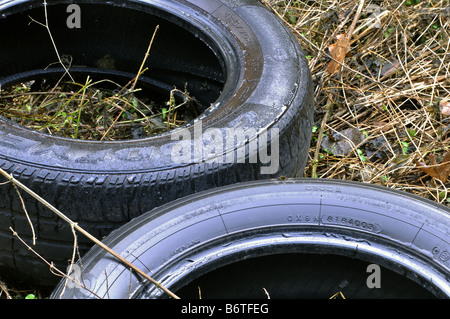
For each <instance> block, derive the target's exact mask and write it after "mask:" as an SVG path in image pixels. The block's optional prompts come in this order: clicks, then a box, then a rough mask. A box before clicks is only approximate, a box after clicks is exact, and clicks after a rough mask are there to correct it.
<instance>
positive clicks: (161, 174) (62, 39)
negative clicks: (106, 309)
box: [0, 0, 313, 285]
mask: <svg viewBox="0 0 450 319" xmlns="http://www.w3.org/2000/svg"><path fill="white" fill-rule="evenodd" d="M71 3H76V4H79V5H80V8H81V15H82V16H81V17H82V28H80V29H68V28H67V26H66V19H67V17H68V15H69V14H68V13H67V12H66V8H67V5H68V4H71ZM43 13H44V10H43V7H42V1H39V0H29V1H22V0H20V1H19V0H7V1H4V0H3V1H0V28H1V29H2V30H9V31H8V32H5V33H4V34H2V37H1V39H0V47H1V50H0V84H2V85H7V84H11V83H12V82H14V81H19V80H21V79H22V80H23V79H26V78H29V77H30V73H29V72H32V73H31V74H33V75H35V74H36V72H37V73H39V72H41V73H42V72H44V71H43V70H44V69H45V68H46V67H48V66H49V65H51V63H54V62H56V61H57V60H56V56H55V53H54V49H53V46H52V44H51V42H50V40H49V37H48V33H47V31H46V30H45V28H43V27H42V26H40V25H38V24H36V23H31V24H30V23H29V22H30V18H29V16H31V17H33V18H34V19H35V20H37V21H41V22H43V21H44V14H43ZM48 17H49V18H48V19H49V25H50V28H51V31H52V35H53V38H54V40H55V43H57V46H58V49H59V51H60V52H61V54H68V55H70V56H71V57H73V62H72V65H73V66H74V67H78V68H81V70H80V72H85V71H86V68H91V67H94V66H95V62H96V60H97V59H99V58H101V57H103V56H104V55H105V54H110V55H112V56H113V57H114V59H115V62H116V67H117V69H118V71H123V72H128V73H135V72H137V70H138V69H139V66H140V63H141V62H142V59H143V56H144V54H145V51H146V49H147V46H148V42H149V40H150V37H151V35H152V33H153V31H154V28H155V26H156V24H159V25H160V28H159V31H158V34H157V37H156V39H155V42H154V45H153V46H152V50H151V54H150V57H149V59H148V61H147V62H148V63H147V65H146V66H148V68H149V71H148V72H146V73H145V76H148V78H149V79H150V82H151V81H154V82H155V83H162V84H163V85H162V86H164V85H165V86H173V85H176V86H177V87H178V88H181V89H182V88H184V85H185V84H186V82H187V83H188V85H187V89H188V91H189V92H190V93H191V94H192V95H194V96H195V97H197V98H198V99H200V100H202V102H203V103H204V104H205V103H206V105H204V106H205V110H204V112H203V113H202V114H201V115H200V116H199V118H198V119H201V120H202V123H201V124H202V128H203V132H205V131H206V130H207V129H213V128H218V129H224V128H238V129H243V131H244V132H247V131H248V132H253V131H249V129H254V130H256V131H257V132H258V133H260V132H261V131H264V130H266V131H269V130H272V129H273V130H278V131H279V155H280V158H279V167H278V170H277V171H276V172H274V173H271V174H262V170H261V169H262V168H264V167H266V166H267V165H268V164H267V163H262V161H260V160H258V161H257V162H251V161H250V159H253V158H254V157H255V156H257V155H258V156H259V154H256V153H254V150H253V149H252V148H249V147H248V144H249V143H250V141H253V140H256V139H257V138H258V136H257V135H255V134H253V135H251V136H249V137H248V140H247V142H246V143H244V144H242V145H237V144H234V145H232V146H231V147H229V148H227V149H226V150H225V151H226V152H231V153H233V152H236V153H237V152H238V151H239V152H240V150H243V151H244V153H245V156H244V159H245V161H244V163H236V162H237V161H234V162H231V163H229V162H223V161H222V162H221V161H220V157H216V161H215V162H214V161H213V158H210V157H208V156H207V155H205V156H204V158H203V161H196V162H193V163H191V162H189V163H181V164H179V162H174V160H173V159H172V157H171V155H172V152H171V151H172V150H173V149H174V146H175V145H177V142H178V141H176V140H172V134H174V133H176V132H180V131H176V132H174V131H170V132H167V133H166V134H160V135H158V136H155V137H151V138H146V139H138V140H130V141H120V142H92V141H74V140H68V139H63V138H58V137H55V136H49V135H46V134H43V133H38V132H36V131H31V130H28V129H25V128H23V127H20V126H19V125H17V124H15V123H12V122H11V121H8V120H6V119H5V118H2V117H1V116H0V167H1V168H3V169H4V170H6V171H8V172H10V173H12V174H13V175H14V176H15V177H16V178H17V179H19V180H20V181H21V182H23V183H24V184H25V185H27V186H28V187H30V188H31V189H32V190H34V191H35V192H37V193H38V194H40V195H41V196H42V197H43V198H45V199H46V200H47V201H49V202H50V203H52V204H53V205H55V206H56V207H57V208H58V209H60V210H61V211H62V212H63V213H65V214H66V215H67V216H68V217H69V218H71V219H72V220H74V221H76V222H78V223H79V224H80V225H81V226H82V227H83V228H85V229H86V230H88V231H89V232H90V233H91V234H92V235H94V236H96V237H97V238H102V237H104V236H106V235H107V234H109V233H110V231H111V230H113V229H115V228H117V227H119V226H120V225H122V224H124V223H125V222H127V221H129V220H131V219H132V218H133V217H136V216H138V215H140V214H141V213H144V212H146V211H148V210H150V209H152V208H154V207H157V206H159V205H161V204H164V203H167V202H169V201H172V200H174V199H176V198H180V197H183V196H185V195H188V194H192V193H195V192H199V191H202V190H206V189H210V188H214V187H217V186H222V185H227V184H232V183H235V182H240V181H248V180H256V179H265V178H270V177H276V176H280V175H285V176H289V177H295V176H301V175H302V173H303V169H304V166H305V163H306V158H307V153H308V149H309V142H310V135H311V126H312V112H313V105H312V104H313V100H312V98H313V97H312V91H311V90H312V88H311V80H310V74H309V70H308V65H307V62H306V60H305V58H304V56H303V53H302V52H301V49H300V48H299V45H298V43H297V42H296V40H295V38H294V37H293V36H292V34H291V33H290V32H289V31H288V30H287V29H286V28H285V27H284V26H283V24H282V22H281V21H279V20H278V19H277V18H276V17H275V16H274V15H273V14H272V13H271V12H269V11H268V10H267V9H266V8H265V7H264V6H262V5H261V4H260V3H259V1H257V0H254V1H250V0H242V1H226V0H222V1H221V0H208V1H204V0H189V1H182V0H158V1H144V0H136V1H108V2H104V1H99V0H98V1H97V0H94V1H93V0H86V1H71V0H70V1H69V0H64V1H63V0H57V1H51V2H50V3H49V6H48ZM261 26H264V27H261ZM54 67H55V66H54V65H52V66H51V67H50V69H51V70H54ZM83 68H84V69H83ZM44 77H45V76H44ZM2 81H3V82H2ZM160 86H161V85H160ZM205 90H206V92H205ZM197 128H199V124H198V122H196V123H190V124H189V125H187V126H185V127H184V129H188V130H189V132H190V133H191V136H193V135H192V134H193V133H194V130H195V129H197ZM180 130H181V128H180ZM205 143H206V142H205ZM204 146H205V145H204V144H203V147H204ZM267 146H268V149H269V150H270V147H271V144H270V143H269V144H268V145H267ZM249 149H250V151H249ZM213 155H214V154H213ZM219 155H220V154H219ZM209 160H211V161H209ZM0 182H3V180H0ZM24 201H25V204H26V206H27V209H28V212H29V214H30V216H31V218H32V221H33V223H34V225H35V230H36V235H37V245H36V247H35V249H36V250H37V251H38V252H39V253H40V254H41V255H42V256H43V257H45V258H46V259H47V260H48V261H49V262H54V263H55V264H56V265H58V266H60V267H62V268H63V269H64V268H65V266H67V261H68V259H69V258H70V256H71V253H72V243H73V236H72V232H71V230H70V226H69V225H66V224H64V223H63V222H62V221H60V220H58V219H57V218H56V217H55V216H53V214H52V213H50V212H49V211H48V210H47V209H45V208H44V207H43V206H42V205H40V204H38V203H37V202H36V201H35V200H33V199H31V198H29V197H28V196H24ZM10 226H12V227H13V228H14V229H15V230H16V231H17V232H18V233H19V234H20V236H21V237H22V238H24V239H25V240H26V241H27V242H28V243H30V242H31V240H30V235H31V232H30V228H29V225H28V223H27V221H26V219H25V216H24V214H23V211H22V207H21V204H20V201H19V200H18V197H17V195H16V193H15V190H14V188H13V187H12V186H11V185H2V186H0V269H2V271H0V275H7V276H8V277H12V276H14V275H17V276H18V277H19V278H22V279H23V278H25V277H27V276H28V277H29V279H30V280H32V281H37V282H36V284H44V285H53V284H54V280H55V277H54V276H53V275H52V274H50V272H49V271H48V266H47V265H45V264H44V263H42V262H41V261H40V260H39V259H37V258H36V257H35V256H34V255H33V254H32V253H30V252H29V251H28V250H27V248H26V247H24V245H22V244H21V243H20V242H19V241H18V240H17V239H16V238H14V237H13V236H12V235H11V232H10V230H9V227H10ZM79 246H80V251H81V253H83V252H85V251H86V250H87V249H88V248H89V246H90V242H89V241H87V240H86V239H85V238H82V237H80V238H79Z"/></svg>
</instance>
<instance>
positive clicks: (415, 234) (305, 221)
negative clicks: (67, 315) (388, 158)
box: [55, 179, 450, 298]
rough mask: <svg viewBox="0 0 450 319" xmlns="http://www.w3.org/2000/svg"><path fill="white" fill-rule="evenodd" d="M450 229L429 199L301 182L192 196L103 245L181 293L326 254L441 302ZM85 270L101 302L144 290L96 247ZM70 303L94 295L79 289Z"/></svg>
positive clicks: (449, 219)
mask: <svg viewBox="0 0 450 319" xmlns="http://www.w3.org/2000/svg"><path fill="white" fill-rule="evenodd" d="M330 216H332V218H331V219H329V217H330ZM363 223H365V226H364V227H365V228H363V226H362V225H363ZM449 229H450V211H449V210H448V209H447V208H446V207H444V206H442V205H437V204H436V203H433V202H430V201H427V200H424V199H422V198H418V197H416V196H411V195H409V194H406V193H403V192H398V191H394V190H390V189H387V188H384V187H377V186H373V185H365V184H359V183H350V182H343V181H330V180H325V181H321V180H308V179H304V180H295V181H283V182H279V181H276V182H274V181H259V182H249V183H243V184H239V185H232V186H227V187H223V188H221V189H219V190H216V191H208V192H205V193H202V194H197V195H193V196H189V197H187V198H184V199H181V200H178V201H175V202H173V203H170V204H167V205H164V206H163V207H160V208H158V209H155V210H153V211H152V212H150V213H148V214H145V215H143V216H140V217H138V218H136V219H135V220H133V221H132V222H130V223H129V224H127V225H126V226H124V227H122V228H121V229H119V230H117V231H115V232H114V233H113V234H111V236H108V238H107V239H106V240H105V244H107V245H108V246H109V247H110V248H112V249H113V250H115V251H116V252H119V253H120V254H121V255H122V256H123V257H125V258H126V259H127V260H129V261H130V262H132V263H134V264H135V265H136V266H137V267H140V268H142V269H147V270H148V273H149V274H151V275H152V276H153V278H155V279H156V280H158V281H160V282H161V283H162V284H163V285H164V286H166V287H169V288H174V289H175V290H176V289H178V288H181V287H182V286H183V285H184V284H186V283H188V282H189V281H191V280H193V279H195V278H197V277H198V276H201V275H202V274H203V273H204V272H209V271H212V270H214V269H216V268H219V267H221V266H224V265H226V264H230V263H233V262H237V261H239V260H242V259H247V258H251V257H258V256H262V255H267V254H276V253H279V252H307V253H319V254H321V253H327V252H328V253H331V254H338V255H339V254H340V255H345V256H350V257H352V258H357V259H362V260H367V261H372V262H373V263H377V264H380V265H382V266H385V267H388V268H389V269H391V270H393V271H395V272H398V273H400V274H402V275H403V276H405V277H408V278H409V279H411V280H413V281H417V282H419V284H421V285H423V286H424V287H426V288H427V289H430V290H431V291H433V292H434V293H436V295H438V296H441V297H442V296H444V295H445V292H443V291H439V289H440V288H436V286H438V287H439V285H441V286H440V287H441V288H442V289H449V287H450V283H449V282H448V272H449V270H450V262H449V259H448V258H447V257H448V248H449V244H448V242H449ZM305 238H306V239H305ZM295 240H298V241H295ZM264 243H266V244H264ZM286 247H287V248H286ZM82 264H83V267H84V268H83V273H84V274H85V275H86V276H88V277H89V278H90V279H91V280H90V285H91V286H90V287H89V288H91V289H93V290H94V291H96V292H97V293H98V294H99V295H100V296H101V297H106V296H108V297H109V298H129V297H130V296H133V294H134V293H141V292H142V289H143V288H142V283H141V282H140V281H139V280H138V278H131V276H130V274H129V271H128V269H126V268H125V267H123V266H122V265H121V264H119V263H117V261H115V260H113V259H112V258H108V257H106V256H105V253H104V252H103V251H101V250H100V249H98V248H96V249H93V250H91V251H89V253H88V254H87V255H86V256H85V258H84V259H83V261H82ZM105 269H107V272H108V274H107V278H106V279H105V275H104V274H103V272H104V270H105ZM418 273H420V274H418ZM421 276H423V277H421ZM446 276H447V278H446ZM445 278H446V279H445ZM60 285H61V284H60ZM434 285H436V286H434ZM130 287H131V288H130ZM147 289H149V292H147V295H146V296H151V297H152V298H155V297H156V298H160V297H163V293H162V292H161V291H159V290H158V289H157V288H155V287H153V286H151V285H150V288H148V285H147ZM56 291H58V289H57V290H56ZM130 292H131V294H130ZM448 293H449V291H447V294H448ZM55 296H57V297H58V294H55ZM65 297H68V298H86V297H92V295H90V294H89V292H86V291H85V290H84V289H79V288H76V289H73V290H71V291H69V292H68V294H67V295H65V296H64V298H65Z"/></svg>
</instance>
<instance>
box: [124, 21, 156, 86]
mask: <svg viewBox="0 0 450 319" xmlns="http://www.w3.org/2000/svg"><path fill="white" fill-rule="evenodd" d="M158 29H159V25H157V26H156V27H155V31H153V35H152V39H151V40H150V43H149V45H148V47H147V52H145V57H144V60H142V64H141V67H140V68H139V72H138V73H137V75H136V78H135V79H134V82H133V85H132V86H131V91H134V88H135V87H136V83H137V81H138V79H139V77H140V76H141V73H142V70H143V69H144V64H145V62H146V61H147V59H148V57H149V56H150V49H151V48H152V45H153V41H154V40H155V36H156V33H157V32H158Z"/></svg>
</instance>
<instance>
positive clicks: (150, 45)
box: [100, 25, 159, 141]
mask: <svg viewBox="0 0 450 319" xmlns="http://www.w3.org/2000/svg"><path fill="white" fill-rule="evenodd" d="M158 29H159V25H157V26H156V27H155V31H153V35H152V39H151V40H150V43H149V45H148V47H147V52H145V56H144V59H143V60H142V63H141V66H140V68H139V71H138V73H137V75H136V77H135V78H134V80H132V81H133V84H132V85H131V89H130V90H129V92H133V91H134V89H135V87H136V84H137V81H138V79H139V77H140V76H141V74H142V73H143V69H144V65H145V62H146V61H147V59H148V57H149V56H150V49H151V48H152V46H153V41H154V40H155V36H156V33H157V32H158ZM128 84H129V83H128ZM128 84H127V86H128ZM123 89H124V88H122V90H123ZM122 90H120V92H119V94H120V93H121V92H122ZM129 99H130V97H128V101H129ZM124 111H125V109H124V108H122V110H121V111H120V113H119V115H118V116H117V117H116V118H115V120H114V122H113V123H112V124H111V125H110V127H109V128H108V129H107V130H106V132H105V134H103V136H102V137H101V139H100V141H102V140H103V139H104V138H105V137H106V135H108V133H109V131H110V130H111V129H112V128H113V126H114V125H115V124H116V122H117V121H118V120H119V118H120V117H121V116H122V114H123V112H124Z"/></svg>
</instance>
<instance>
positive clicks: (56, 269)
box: [9, 227, 101, 299]
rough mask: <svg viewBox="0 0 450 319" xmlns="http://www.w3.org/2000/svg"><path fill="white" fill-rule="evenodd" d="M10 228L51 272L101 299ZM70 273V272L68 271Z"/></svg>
mask: <svg viewBox="0 0 450 319" xmlns="http://www.w3.org/2000/svg"><path fill="white" fill-rule="evenodd" d="M9 229H10V230H11V232H12V234H13V236H14V237H17V238H18V239H19V241H20V242H21V243H22V244H23V245H24V246H25V247H27V248H28V250H29V251H31V252H32V253H33V254H34V255H36V256H37V257H38V258H39V259H41V260H42V261H43V262H44V263H46V264H47V265H48V266H49V267H50V272H51V273H52V274H54V275H56V276H61V277H65V278H67V279H68V280H71V281H72V282H74V283H75V284H77V285H79V286H80V287H82V288H83V289H86V290H87V291H88V292H90V293H91V294H93V295H94V296H96V297H98V298H99V299H101V298H100V296H98V295H96V294H95V292H93V291H91V290H89V289H88V288H87V287H86V286H85V285H83V284H81V283H79V282H77V281H76V280H75V279H74V278H71V277H70V276H69V275H67V274H65V273H64V272H62V271H61V270H60V269H58V268H57V267H55V265H53V263H49V262H48V261H47V260H46V259H45V258H44V257H42V256H41V255H40V254H39V253H38V252H37V251H35V250H34V249H33V248H31V247H30V246H29V245H28V244H27V243H26V242H25V241H24V240H23V239H22V238H21V237H20V236H19V234H18V233H17V232H16V231H15V230H14V229H13V228H12V227H9ZM68 273H69V274H70V272H68Z"/></svg>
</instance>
